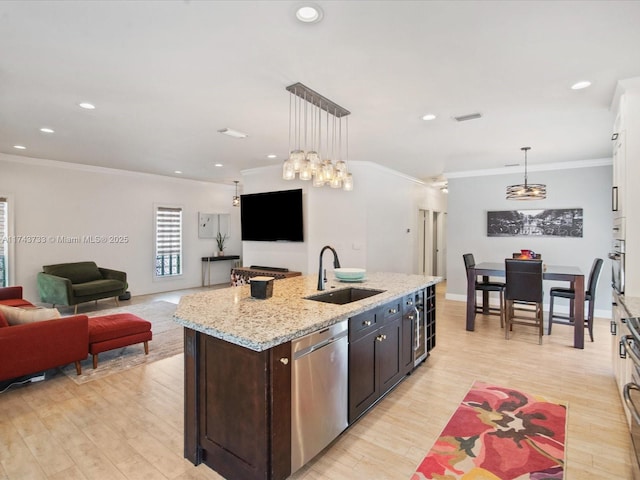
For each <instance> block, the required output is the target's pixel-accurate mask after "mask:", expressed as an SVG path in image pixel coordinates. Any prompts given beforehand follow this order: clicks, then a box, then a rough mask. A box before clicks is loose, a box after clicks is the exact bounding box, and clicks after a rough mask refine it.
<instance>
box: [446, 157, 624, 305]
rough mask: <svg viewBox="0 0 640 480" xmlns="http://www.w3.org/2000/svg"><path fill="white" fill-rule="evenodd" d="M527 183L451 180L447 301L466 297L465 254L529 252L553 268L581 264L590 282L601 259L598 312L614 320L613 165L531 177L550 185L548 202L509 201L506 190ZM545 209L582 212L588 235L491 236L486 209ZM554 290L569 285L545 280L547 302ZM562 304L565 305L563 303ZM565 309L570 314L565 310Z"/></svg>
mask: <svg viewBox="0 0 640 480" xmlns="http://www.w3.org/2000/svg"><path fill="white" fill-rule="evenodd" d="M604 163H606V162H604ZM522 180H523V177H522V175H521V174H498V175H492V176H480V177H466V178H449V204H448V215H447V222H448V232H447V238H448V245H447V266H448V268H447V298H450V299H456V300H465V299H466V297H465V295H466V274H465V269H464V263H463V261H462V255H463V254H464V253H468V252H470V253H473V254H474V256H475V259H476V262H478V263H479V262H482V261H493V262H502V261H504V259H505V258H507V257H510V256H511V254H512V253H513V252H518V251H520V250H521V249H525V248H526V249H531V250H533V251H535V252H536V253H540V254H542V259H543V262H544V263H546V264H548V265H576V266H579V267H580V268H581V269H582V271H583V272H584V273H585V282H586V281H587V280H588V278H587V277H588V275H589V272H590V270H591V264H592V262H593V260H594V258H596V257H599V258H602V259H603V260H604V264H603V267H602V273H601V276H600V281H599V283H598V290H597V299H596V310H597V312H596V314H597V315H598V316H604V317H607V316H610V314H611V262H610V260H609V259H608V257H607V254H608V253H609V250H610V247H611V238H612V234H611V226H612V214H611V180H612V169H611V165H610V164H606V165H600V166H594V167H585V168H575V169H565V170H553V171H537V172H535V173H534V174H531V173H529V181H531V182H535V183H546V185H547V198H546V199H545V200H536V201H520V202H518V201H509V200H506V199H505V189H506V186H507V185H511V184H516V183H521V182H522ZM545 208H582V209H583V213H584V225H583V237H582V238H557V237H488V236H487V211H496V210H498V211H499V210H514V209H518V210H520V209H545ZM552 286H566V283H565V284H564V285H563V284H562V283H558V282H549V281H545V292H546V294H545V303H548V300H549V296H548V289H549V288H550V287H552ZM557 303H558V304H560V305H561V307H564V306H565V303H563V302H562V301H558V302H557ZM554 307H555V305H554ZM563 310H565V311H566V307H565V308H563Z"/></svg>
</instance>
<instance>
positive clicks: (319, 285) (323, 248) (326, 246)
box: [318, 245, 340, 290]
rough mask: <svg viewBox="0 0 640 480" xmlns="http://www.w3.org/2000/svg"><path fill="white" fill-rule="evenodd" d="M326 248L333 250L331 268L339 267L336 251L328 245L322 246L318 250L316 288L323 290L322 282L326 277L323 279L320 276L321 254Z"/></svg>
mask: <svg viewBox="0 0 640 480" xmlns="http://www.w3.org/2000/svg"><path fill="white" fill-rule="evenodd" d="M327 248H328V249H329V250H331V251H332V252H333V268H340V260H338V253H337V252H336V251H335V249H334V248H333V247H330V246H329V245H325V246H324V247H322V250H320V262H319V267H318V290H324V282H325V281H326V278H324V279H323V277H322V254H323V253H324V251H325V250H326V249H327Z"/></svg>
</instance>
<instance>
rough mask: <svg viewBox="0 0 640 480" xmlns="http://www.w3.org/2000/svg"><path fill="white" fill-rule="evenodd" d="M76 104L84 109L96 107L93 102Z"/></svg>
mask: <svg viewBox="0 0 640 480" xmlns="http://www.w3.org/2000/svg"><path fill="white" fill-rule="evenodd" d="M78 106H79V107H80V108H84V109H86V110H93V109H95V108H96V106H95V105H94V104H93V103H88V102H82V103H79V104H78Z"/></svg>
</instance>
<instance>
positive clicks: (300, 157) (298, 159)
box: [289, 150, 304, 173]
mask: <svg viewBox="0 0 640 480" xmlns="http://www.w3.org/2000/svg"><path fill="white" fill-rule="evenodd" d="M289 160H291V164H292V165H293V171H294V172H295V173H298V172H299V171H300V167H301V166H302V162H304V151H303V150H293V151H292V152H291V155H290V156H289Z"/></svg>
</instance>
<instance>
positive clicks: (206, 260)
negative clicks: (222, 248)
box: [202, 255, 240, 287]
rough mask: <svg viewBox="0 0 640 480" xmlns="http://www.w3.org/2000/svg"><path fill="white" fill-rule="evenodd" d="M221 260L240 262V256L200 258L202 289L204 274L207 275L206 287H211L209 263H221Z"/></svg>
mask: <svg viewBox="0 0 640 480" xmlns="http://www.w3.org/2000/svg"><path fill="white" fill-rule="evenodd" d="M223 260H240V255H223V256H220V257H202V286H203V287H204V277H205V273H206V274H207V287H210V286H211V262H222V261H223ZM205 269H206V271H205Z"/></svg>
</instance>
